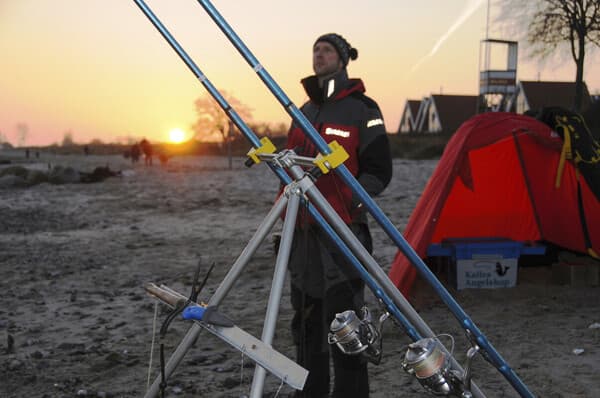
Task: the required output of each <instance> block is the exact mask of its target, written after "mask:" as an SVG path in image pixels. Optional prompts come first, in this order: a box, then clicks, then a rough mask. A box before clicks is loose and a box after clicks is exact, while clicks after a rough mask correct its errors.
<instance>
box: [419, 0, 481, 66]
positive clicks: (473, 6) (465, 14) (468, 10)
mask: <svg viewBox="0 0 600 398" xmlns="http://www.w3.org/2000/svg"><path fill="white" fill-rule="evenodd" d="M484 3H485V0H469V2H468V3H467V5H466V6H465V8H464V9H463V10H462V12H461V13H460V15H459V16H458V18H457V19H456V21H454V23H453V24H452V25H451V26H450V27H449V28H448V30H447V31H446V33H444V34H443V35H442V36H441V37H440V38H439V39H438V41H437V42H436V43H435V44H434V45H433V48H432V49H431V51H429V54H427V55H425V56H424V57H423V58H421V59H420V60H419V62H417V63H416V64H415V65H414V66H413V67H412V69H411V70H410V71H411V73H413V72H415V71H416V70H417V69H419V67H420V66H421V65H422V64H423V62H425V61H426V60H427V59H429V58H431V57H433V56H434V55H435V53H437V52H438V50H439V49H440V47H441V46H442V45H443V44H444V42H445V41H446V40H448V38H449V37H450V36H452V34H453V33H454V32H455V31H456V30H457V29H458V28H460V27H461V26H462V25H463V24H464V23H465V21H466V20H467V19H469V17H470V16H471V15H473V13H474V12H475V11H477V9H478V8H479V7H481V5H483V4H484Z"/></svg>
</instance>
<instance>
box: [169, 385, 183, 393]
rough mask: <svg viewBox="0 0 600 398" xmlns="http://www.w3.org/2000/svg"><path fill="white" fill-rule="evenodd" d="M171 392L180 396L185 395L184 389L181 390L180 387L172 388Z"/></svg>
mask: <svg viewBox="0 0 600 398" xmlns="http://www.w3.org/2000/svg"><path fill="white" fill-rule="evenodd" d="M171 391H173V394H175V395H179V394H181V393H183V388H181V387H179V386H173V388H171Z"/></svg>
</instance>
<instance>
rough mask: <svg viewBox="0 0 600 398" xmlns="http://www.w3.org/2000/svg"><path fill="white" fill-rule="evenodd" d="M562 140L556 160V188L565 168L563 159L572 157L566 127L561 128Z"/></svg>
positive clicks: (568, 133)
mask: <svg viewBox="0 0 600 398" xmlns="http://www.w3.org/2000/svg"><path fill="white" fill-rule="evenodd" d="M563 140H564V143H563V147H562V151H561V153H560V160H559V161H558V170H557V171H556V181H555V182H554V187H555V188H557V189H558V188H560V181H561V180H562V175H563V171H564V169H565V160H566V159H571V158H572V157H573V153H572V152H571V134H570V131H569V128H568V127H565V128H563Z"/></svg>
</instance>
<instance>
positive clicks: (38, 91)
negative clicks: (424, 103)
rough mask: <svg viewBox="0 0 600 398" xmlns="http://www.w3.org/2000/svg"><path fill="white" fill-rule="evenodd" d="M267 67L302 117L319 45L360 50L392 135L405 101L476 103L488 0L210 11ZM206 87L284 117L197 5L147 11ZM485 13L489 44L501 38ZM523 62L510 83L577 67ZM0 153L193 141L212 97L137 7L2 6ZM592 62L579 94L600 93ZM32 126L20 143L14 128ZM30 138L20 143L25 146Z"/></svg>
mask: <svg viewBox="0 0 600 398" xmlns="http://www.w3.org/2000/svg"><path fill="white" fill-rule="evenodd" d="M212 3H213V4H214V6H215V7H216V8H217V9H218V10H219V11H220V12H221V13H222V14H223V16H224V17H225V19H226V20H227V21H228V22H229V23H230V25H231V26H232V27H233V29H234V30H235V31H236V33H237V34H238V35H239V36H240V37H241V38H242V40H243V41H244V42H245V43H246V45H247V46H248V47H249V48H250V50H251V51H252V52H253V53H254V55H255V56H256V57H257V58H258V59H259V61H260V62H261V63H262V65H263V66H264V67H265V68H266V69H267V71H268V72H269V73H270V74H271V76H273V78H274V79H275V80H276V81H277V83H278V84H279V85H280V86H281V87H282V88H283V90H284V91H285V92H286V94H287V95H288V96H289V97H290V98H291V99H292V101H294V102H295V103H296V104H297V105H298V106H299V105H301V104H302V102H304V100H305V99H306V96H305V94H304V93H303V91H302V89H301V87H300V84H299V80H300V79H301V78H302V77H304V76H307V75H308V74H310V73H311V72H312V70H311V49H312V44H313V42H314V40H315V38H316V37H317V36H319V35H320V34H322V33H327V32H337V33H340V34H342V35H343V36H344V37H346V39H348V41H349V42H350V43H351V44H352V45H353V46H354V47H356V48H357V49H358V52H359V57H358V59H357V60H356V61H354V62H351V63H350V65H349V67H348V71H349V74H350V76H351V77H360V78H362V79H363V81H364V82H365V85H366V88H367V94H368V95H370V96H371V97H373V98H374V99H375V100H376V101H378V102H379V104H380V107H381V109H382V111H383V114H384V118H385V124H386V128H387V130H388V131H390V132H394V131H396V130H397V129H398V123H399V120H400V116H401V112H402V109H403V107H404V103H405V101H406V100H407V99H421V98H422V97H424V96H428V95H430V94H435V93H440V92H442V93H444V94H476V93H477V90H478V71H479V46H480V40H481V39H483V38H484V37H485V34H486V8H487V1H486V0H419V1H414V0H373V1H370V2H365V1H357V0H343V1H342V0H340V1H327V2H325V1H322V0H321V1H318V0H303V1H287V0H253V1H233V0H214V1H213V2H212ZM147 4H148V5H149V6H150V7H151V8H152V10H153V11H154V12H155V13H156V15H157V16H158V17H159V18H160V19H161V20H162V22H163V23H164V24H165V25H166V27H167V29H169V30H170V31H171V33H172V34H173V36H174V37H175V38H176V39H177V40H178V41H179V43H180V44H181V45H182V46H183V48H184V49H185V50H186V51H187V52H188V54H189V55H190V56H191V57H192V58H193V59H194V60H195V62H196V63H197V64H198V66H199V67H200V69H201V70H202V71H203V72H204V74H205V75H206V76H207V77H208V78H209V79H210V81H211V82H212V83H213V84H214V85H215V86H216V87H218V88H219V89H220V90H224V91H227V92H228V93H230V94H232V95H233V96H235V97H236V98H238V99H239V100H241V101H242V102H243V103H245V104H246V105H248V106H249V107H250V108H251V109H252V110H253V119H254V120H255V121H265V122H284V123H286V124H288V123H289V120H290V118H289V116H288V115H287V114H286V113H285V111H284V110H283V109H282V108H281V106H280V105H279V103H278V102H277V101H276V100H275V98H274V97H273V95H272V94H271V93H270V92H269V91H268V89H267V88H266V87H265V86H264V85H263V83H262V82H261V81H260V80H259V79H258V77H257V76H256V74H255V73H254V72H253V71H252V69H251V68H250V67H249V66H248V64H247V63H246V62H245V61H244V60H243V58H242V57H241V56H240V55H239V54H238V53H237V51H236V50H235V49H234V48H233V46H232V45H231V44H230V43H229V42H228V41H227V40H226V39H225V37H224V36H223V34H222V33H221V32H220V31H219V30H218V28H217V26H216V25H215V24H214V23H213V22H212V20H211V19H210V18H209V17H208V15H207V14H206V13H205V12H204V10H203V8H202V7H201V6H200V5H199V4H198V3H197V1H195V0H178V1H166V0H148V1H147ZM493 4H494V3H492V7H491V9H490V14H491V16H490V20H491V22H492V23H491V25H490V27H489V35H490V37H491V38H497V39H508V40H513V39H515V38H516V36H513V37H507V34H508V33H506V32H503V31H501V30H500V28H499V27H498V23H497V22H496V21H495V13H496V10H495V7H494V6H493ZM524 46H525V45H524V43H522V44H521V45H520V48H519V66H518V70H517V76H518V79H521V80H537V79H538V78H539V79H541V80H561V81H573V80H574V76H575V69H574V65H573V62H572V61H571V59H570V58H568V54H567V55H565V61H564V62H563V63H562V64H560V63H556V62H553V63H549V64H546V65H542V66H540V65H539V64H538V63H537V62H536V61H533V60H528V59H526V57H525V56H524V53H525V51H524V48H523V47H524ZM0 59H1V61H0V65H1V69H0V72H1V73H0V134H1V135H0V139H2V138H3V139H4V140H7V141H9V142H11V143H12V144H13V145H20V144H24V145H47V144H52V143H60V142H61V141H62V139H63V137H64V135H65V133H66V132H70V133H71V134H72V136H73V137H74V140H75V141H76V142H80V143H84V142H89V141H91V140H92V139H100V140H102V141H103V142H113V141H118V140H122V141H123V140H125V138H126V137H133V138H141V137H147V138H149V139H150V140H153V141H166V140H168V134H169V131H171V130H173V129H175V128H179V129H182V130H183V131H184V132H185V133H186V134H190V135H191V131H190V126H191V125H192V124H193V122H194V120H195V118H196V115H195V111H194V106H193V103H194V100H195V99H196V98H198V97H201V96H205V95H206V91H205V90H204V88H203V87H202V85H201V84H200V83H199V82H198V81H197V79H196V78H195V77H194V75H193V74H192V73H191V72H190V71H189V70H188V68H187V67H186V66H185V64H184V63H183V62H182V61H181V60H180V58H179V57H178V56H177V55H176V53H175V52H174V51H173V50H172V49H171V48H170V47H169V45H168V44H167V42H166V41H165V40H164V39H163V38H162V37H161V36H160V34H159V33H158V31H157V30H156V29H155V28H154V26H152V24H151V23H150V22H149V21H148V20H147V18H146V17H145V16H144V14H143V13H142V12H141V11H140V10H139V9H138V7H137V6H136V5H135V3H134V2H133V0H85V1H82V0H0ZM599 62H600V56H599V55H598V51H597V50H596V51H595V52H594V53H593V54H590V55H588V58H587V60H586V69H585V80H586V82H587V84H588V87H589V88H590V91H591V92H592V93H599V92H600V68H598V67H595V68H594V67H593V65H594V64H595V65H598V63H599ZM19 124H21V125H23V124H24V125H26V131H27V134H26V135H25V137H23V136H21V137H20V138H21V140H20V139H19V134H18V130H19V129H18V128H17V125H19ZM23 138H24V141H23Z"/></svg>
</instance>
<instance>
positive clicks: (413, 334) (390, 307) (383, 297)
mask: <svg viewBox="0 0 600 398" xmlns="http://www.w3.org/2000/svg"><path fill="white" fill-rule="evenodd" d="M134 2H135V3H136V4H137V5H138V6H139V8H140V9H141V10H142V12H144V14H145V15H146V16H147V17H148V19H149V20H150V21H151V22H152V24H153V25H154V26H155V27H156V28H157V29H158V31H159V32H160V33H161V35H162V36H163V37H164V38H165V39H166V40H167V42H168V43H169V45H170V46H171V47H172V48H173V49H174V50H175V51H176V52H177V54H178V55H179V56H180V57H181V59H182V60H183V61H184V62H185V64H186V65H187V66H188V68H189V69H190V70H191V71H192V73H193V74H194V75H195V76H196V77H197V78H198V79H199V81H200V82H201V83H202V85H203V86H204V87H205V88H206V89H207V91H208V92H209V93H210V94H211V95H212V96H213V98H214V99H215V100H216V101H217V103H218V104H219V106H220V107H221V108H222V109H223V111H224V112H225V113H226V114H227V116H228V117H229V118H230V119H231V120H232V121H233V122H234V124H235V125H236V127H237V128H238V129H239V130H240V131H241V132H242V133H243V134H244V135H245V136H246V138H248V140H249V141H250V142H251V143H252V145H253V146H254V147H255V148H260V147H261V146H262V145H263V144H262V142H261V141H260V140H259V139H258V137H257V136H256V135H255V134H254V132H253V131H252V130H251V129H250V128H249V127H248V126H247V124H246V123H245V122H244V121H243V120H242V119H241V118H240V116H239V115H238V114H237V112H235V110H234V109H233V108H232V107H231V106H230V104H229V103H228V102H227V101H226V100H225V98H224V97H223V96H222V95H221V94H220V93H219V91H218V90H217V89H216V88H215V87H214V85H213V84H212V83H211V82H210V80H209V79H208V78H207V77H206V76H205V75H204V74H203V73H202V71H201V70H200V69H199V68H198V66H197V65H196V64H195V63H194V61H193V60H192V59H191V58H190V57H189V55H188V54H187V53H186V52H185V50H183V48H182V47H181V46H180V45H179V43H177V41H176V40H175V39H174V38H173V36H172V35H171V34H170V33H169V31H168V30H167V29H166V28H165V27H164V25H163V24H162V23H161V22H160V20H159V19H158V18H157V17H156V16H155V15H154V13H153V12H152V11H151V10H150V9H149V8H148V6H147V5H146V4H145V3H144V2H143V1H142V0H134ZM268 166H269V167H270V168H271V169H272V170H273V171H274V172H275V173H276V174H277V176H278V177H279V178H280V180H281V181H282V183H284V184H286V185H287V184H289V183H290V182H291V179H290V177H289V175H288V174H287V173H286V172H285V171H284V170H283V169H282V168H280V167H276V166H274V165H273V164H272V163H268ZM307 205H308V210H309V212H310V214H311V216H313V217H314V219H315V221H316V222H317V224H318V225H320V227H321V228H322V229H323V230H324V232H325V234H326V235H327V236H328V237H329V238H330V239H331V241H332V242H333V243H334V245H335V246H336V247H337V248H338V249H339V250H340V252H341V253H342V254H343V255H344V257H346V259H348V260H349V261H350V263H351V264H352V265H353V266H354V267H355V268H356V269H357V270H358V271H359V273H360V274H361V278H362V279H363V280H364V281H365V283H366V284H367V285H368V286H369V288H370V289H371V290H372V291H373V292H374V294H375V295H376V296H377V297H378V298H379V300H380V301H381V303H382V304H383V305H384V306H385V307H386V308H387V311H388V312H389V314H390V315H392V316H393V317H394V318H395V319H396V320H397V321H398V322H399V323H400V324H401V326H402V327H403V329H404V331H405V332H406V333H407V335H408V336H409V337H410V338H411V339H412V340H413V341H418V340H420V339H422V334H420V333H419V332H418V331H417V330H415V327H414V326H413V325H412V324H411V322H410V321H409V320H408V319H407V318H406V317H405V316H404V314H405V313H408V314H409V316H410V317H411V318H413V319H415V320H416V321H417V324H418V329H419V330H421V331H424V334H425V335H426V336H433V335H434V334H433V331H431V329H429V327H428V326H427V324H426V323H425V322H424V321H423V320H422V319H421V318H420V316H419V315H418V313H417V312H416V311H415V310H414V309H413V308H412V307H411V306H410V303H408V301H407V300H406V299H405V298H404V297H401V300H400V301H401V303H402V306H401V308H402V311H400V310H399V308H398V307H397V305H396V303H395V302H396V301H398V300H397V299H396V300H393V299H391V298H390V297H389V296H388V295H387V294H386V293H385V292H384V291H383V290H382V289H381V288H380V286H379V285H378V284H377V282H376V281H375V280H374V279H373V278H372V277H371V275H370V274H369V273H368V272H367V271H366V270H365V268H364V267H363V266H362V264H361V263H360V262H359V261H358V260H357V259H356V257H355V256H354V255H353V254H352V252H351V251H349V250H348V247H347V246H346V245H345V243H344V242H343V241H342V240H341V239H340V237H339V236H338V235H337V234H336V232H335V231H334V230H333V229H332V228H331V227H330V226H329V224H328V223H327V222H326V221H325V220H324V219H323V217H322V215H321V214H320V213H319V212H318V211H317V210H316V209H315V208H314V207H313V206H312V205H311V204H310V202H309V203H307ZM219 299H220V297H218V298H216V300H215V301H219ZM214 304H215V305H218V302H215V303H214ZM199 332H200V329H199V328H192V329H191V333H190V334H189V335H187V336H185V338H184V340H183V342H182V344H181V345H180V346H179V347H178V348H177V350H176V351H175V353H174V354H173V356H172V357H171V359H170V360H169V362H168V363H167V366H166V368H165V375H166V376H167V377H168V376H169V375H170V374H171V373H172V372H173V371H174V369H175V367H176V366H177V365H178V363H179V362H180V361H181V359H182V358H183V356H184V355H185V353H186V351H187V349H189V347H191V345H192V344H193V342H194V341H195V339H196V337H197V335H198V333H199ZM443 350H444V351H446V350H445V348H443ZM450 361H451V363H452V367H453V368H454V369H457V370H459V371H462V368H461V367H460V365H459V364H458V363H457V362H456V361H455V359H454V358H453V357H451V358H450ZM156 391H157V382H156V381H155V383H154V384H153V385H152V387H151V389H150V390H149V394H148V396H154V395H153V394H154V393H155V392H156ZM474 391H476V388H474ZM477 391H478V390H477ZM477 396H481V397H483V395H482V394H478V395H477Z"/></svg>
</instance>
